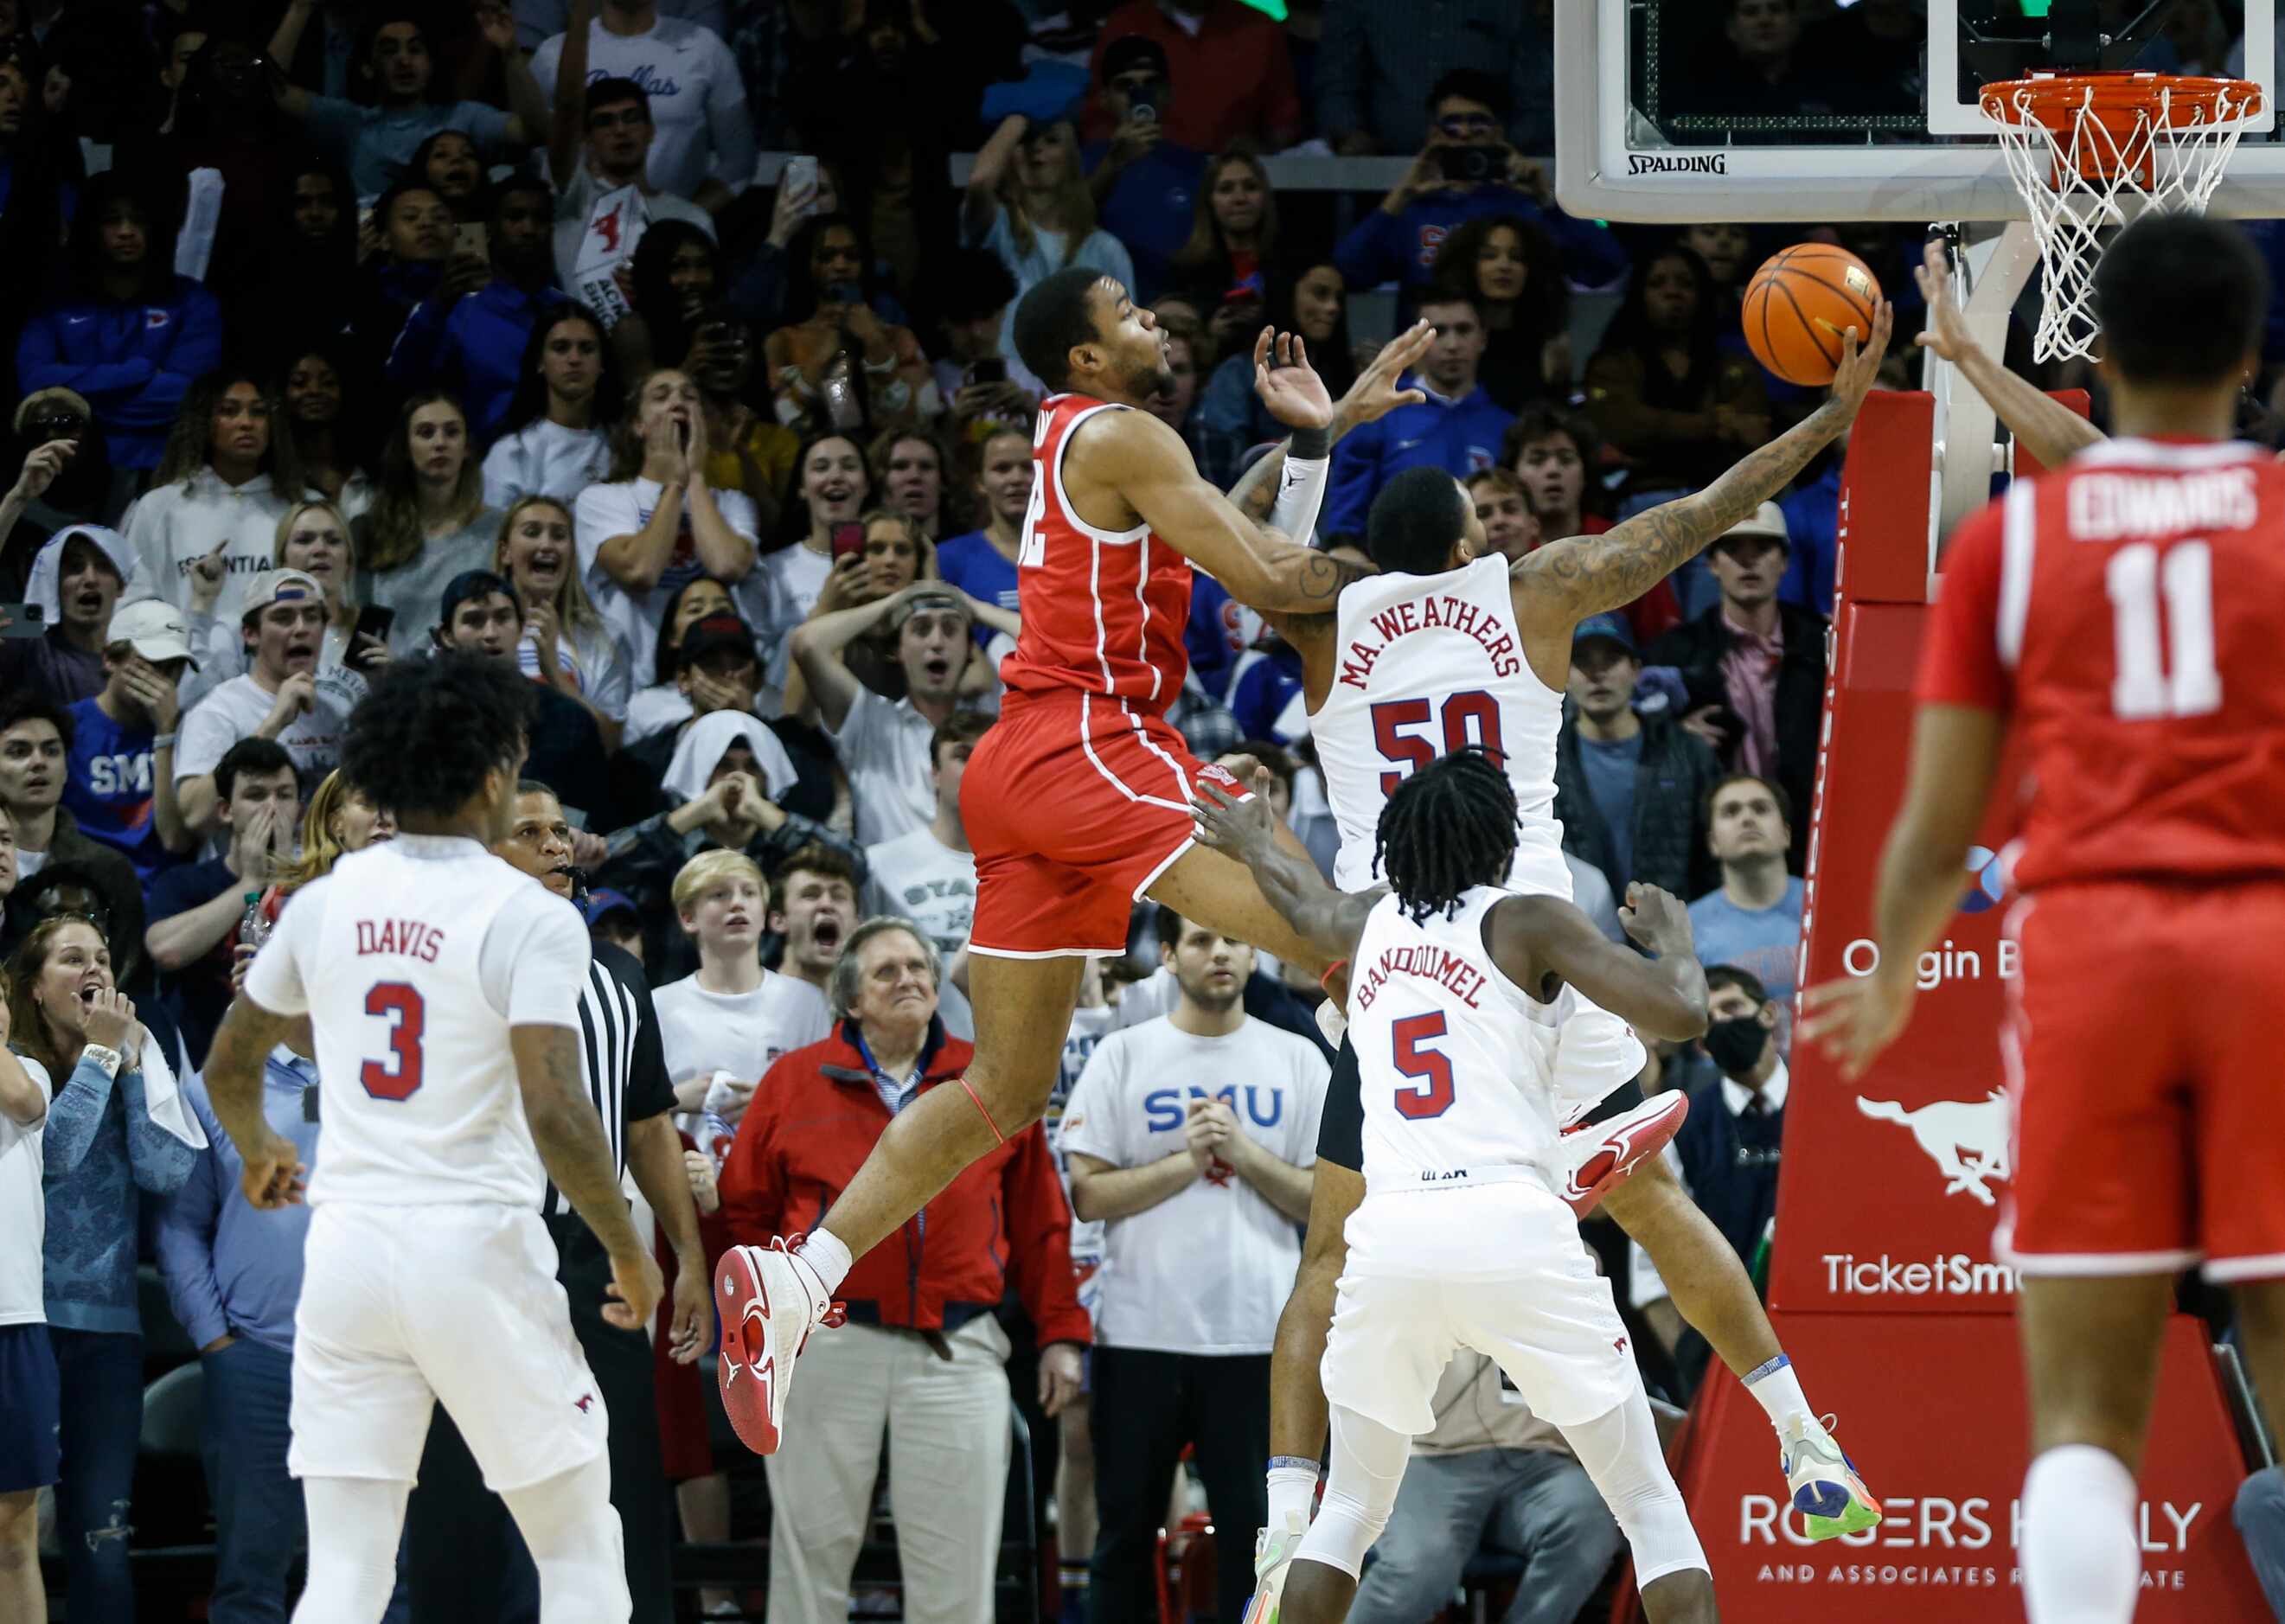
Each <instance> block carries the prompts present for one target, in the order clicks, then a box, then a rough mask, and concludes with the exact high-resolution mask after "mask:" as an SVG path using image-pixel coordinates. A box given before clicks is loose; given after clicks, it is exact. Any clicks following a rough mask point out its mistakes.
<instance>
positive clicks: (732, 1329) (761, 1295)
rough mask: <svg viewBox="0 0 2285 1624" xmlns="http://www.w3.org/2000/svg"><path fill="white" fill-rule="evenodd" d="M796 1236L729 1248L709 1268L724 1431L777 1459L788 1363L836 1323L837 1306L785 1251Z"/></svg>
mask: <svg viewBox="0 0 2285 1624" xmlns="http://www.w3.org/2000/svg"><path fill="white" fill-rule="evenodd" d="M801 1238H802V1237H801V1236H779V1237H778V1238H777V1239H776V1240H773V1241H772V1242H771V1243H769V1244H768V1245H767V1246H733V1247H732V1248H730V1250H729V1251H726V1252H724V1253H723V1254H722V1260H721V1262H719V1263H718V1264H717V1265H715V1267H714V1312H715V1313H716V1314H718V1315H719V1316H720V1317H721V1322H722V1352H721V1355H720V1358H719V1359H718V1361H717V1363H716V1366H715V1376H714V1379H715V1382H716V1384H717V1385H718V1386H719V1387H720V1389H721V1392H722V1408H723V1409H724V1410H725V1411H726V1412H727V1414H728V1415H729V1417H730V1425H731V1428H732V1430H734V1432H736V1433H737V1434H738V1440H739V1441H740V1442H742V1443H743V1444H744V1445H745V1446H746V1447H748V1448H749V1449H751V1450H752V1451H753V1452H754V1453H755V1454H756V1455H774V1454H776V1453H777V1447H778V1440H779V1437H780V1433H779V1428H780V1426H781V1424H783V1422H784V1419H785V1407H786V1393H787V1392H788V1390H789V1389H790V1388H791V1387H792V1386H793V1362H794V1361H795V1360H797V1359H798V1358H799V1357H800V1356H801V1351H802V1349H803V1348H805V1347H806V1346H807V1345H809V1333H810V1332H811V1331H813V1330H815V1329H817V1327H819V1326H821V1325H824V1326H828V1327H829V1326H835V1325H838V1324H840V1323H841V1322H842V1314H841V1305H840V1304H839V1303H836V1302H835V1301H833V1300H832V1299H831V1298H830V1297H829V1296H828V1294H827V1292H826V1290H825V1283H824V1282H823V1281H822V1280H821V1279H820V1278H819V1277H818V1274H817V1271H816V1270H815V1269H814V1268H812V1267H810V1266H809V1264H807V1263H806V1262H805V1261H804V1260H803V1259H801V1258H799V1257H798V1256H797V1255H796V1254H795V1253H794V1251H792V1250H791V1248H792V1246H794V1245H798V1244H799V1243H800V1242H801Z"/></svg>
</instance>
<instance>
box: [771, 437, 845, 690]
mask: <svg viewBox="0 0 2285 1624" xmlns="http://www.w3.org/2000/svg"><path fill="white" fill-rule="evenodd" d="M793 467H794V482H795V494H796V495H797V498H799V500H800V502H801V505H802V507H803V509H804V511H805V513H806V514H808V516H809V528H808V529H807V530H805V531H803V532H802V536H801V539H800V540H798V541H797V542H795V543H794V544H793V545H791V546H789V547H780V548H779V549H778V550H777V551H776V552H774V553H771V554H770V555H769V556H768V557H767V558H766V559H764V560H763V561H762V573H763V574H764V575H765V576H766V577H768V578H769V584H770V594H769V605H768V608H766V609H765V610H764V612H763V615H762V617H761V618H760V619H758V620H757V621H756V622H755V623H754V627H755V630H756V631H758V632H760V633H761V639H762V648H763V651H764V653H765V654H766V655H767V657H768V671H767V672H766V675H767V676H768V678H769V679H770V681H771V683H772V684H773V686H777V687H779V688H781V689H782V688H783V687H784V686H785V682H786V666H787V661H788V655H787V651H786V647H785V643H786V639H787V638H788V637H789V636H790V635H791V634H792V632H793V629H794V628H795V627H796V626H798V625H799V624H801V623H802V622H804V621H805V620H807V619H808V618H809V616H810V612H811V611H812V610H813V609H814V608H817V600H818V599H819V598H820V597H821V595H822V594H823V593H824V592H825V583H826V581H827V580H828V578H829V577H831V576H832V574H833V537H834V532H835V531H836V530H837V529H839V527H841V526H843V525H851V524H857V523H859V522H861V520H862V518H863V515H864V514H865V512H866V510H867V508H868V507H869V506H871V504H872V499H873V475H872V470H871V469H870V468H869V467H868V466H867V464H866V461H865V450H864V447H862V446H860V445H859V444H858V443H857V442H856V440H855V439H854V438H852V436H850V435H844V434H822V435H816V436H815V437H814V438H812V439H810V440H807V441H805V442H804V443H803V444H802V447H801V449H800V450H799V451H797V452H795V453H794V463H793Z"/></svg>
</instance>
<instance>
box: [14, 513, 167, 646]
mask: <svg viewBox="0 0 2285 1624" xmlns="http://www.w3.org/2000/svg"><path fill="white" fill-rule="evenodd" d="M75 539H76V540H81V541H88V542H92V543H93V544H94V545H96V546H98V547H99V548H100V549H102V552H103V556H104V557H106V558H107V559H109V560H110V561H111V567H112V568H113V569H116V570H118V571H119V579H120V581H121V583H122V584H121V586H120V589H119V601H121V602H122V603H125V602H127V601H129V600H131V599H134V598H137V597H148V596H150V594H149V593H147V592H140V593H138V592H137V591H136V590H135V566H136V563H137V556H136V552H135V549H134V548H133V547H130V546H129V545H127V537H124V536H122V535H121V534H120V533H119V532H118V531H117V530H108V529H106V528H105V527H104V526H102V525H100V524H67V525H66V526H65V527H64V528H63V529H62V530H58V531H57V532H56V533H55V534H54V535H52V536H51V537H48V539H47V541H46V542H45V544H43V545H42V546H41V548H40V550H39V552H38V553H35V554H34V556H33V559H32V573H31V574H30V575H29V576H28V577H26V579H25V582H24V600H25V601H26V602H27V603H36V604H38V605H39V606H40V609H41V612H42V613H43V614H44V615H45V616H47V624H50V625H51V626H52V625H54V624H56V623H57V622H58V621H59V620H61V619H62V618H63V617H64V609H63V597H62V592H63V575H64V548H65V546H66V545H67V544H68V543H70V542H72V541H74V540H75Z"/></svg>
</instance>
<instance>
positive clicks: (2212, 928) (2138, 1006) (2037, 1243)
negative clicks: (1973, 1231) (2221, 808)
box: [1997, 882, 2285, 1281]
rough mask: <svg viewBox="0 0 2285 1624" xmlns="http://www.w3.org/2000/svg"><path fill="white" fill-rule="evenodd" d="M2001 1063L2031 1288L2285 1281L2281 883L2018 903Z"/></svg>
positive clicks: (2012, 1216)
mask: <svg viewBox="0 0 2285 1624" xmlns="http://www.w3.org/2000/svg"><path fill="white" fill-rule="evenodd" d="M2010 934H2011V935H2012V936H2013V937H2014V939H2015V941H2016V942H2017V944H2018V945H2019V950H2020V953H2021V958H2020V960H2019V961H2018V968H2019V969H2020V972H2021V977H2020V979H2019V980H2018V981H2017V982H2016V983H2015V984H2014V1008H2013V1010H2012V1013H2011V1017H2010V1020H2009V1022H2008V1024H2007V1028H2006V1032H2004V1033H2003V1035H2002V1047H2003V1049H2004V1050H2005V1052H2006V1058H2007V1062H2008V1072H2009V1087H2010V1093H2011V1094H2012V1095H2013V1097H2014V1105H2015V1143H2014V1184H2013V1188H2012V1190H2011V1192H2010V1196H2009V1200H2008V1202H2007V1204H2006V1206H2005V1207H2004V1208H2003V1211H2002V1214H2001V1219H2000V1224H1999V1231H1998V1236H1997V1251H1998V1255H1999V1256H2000V1257H2001V1258H2002V1259H2005V1260H2006V1261H2007V1262H2009V1263H2012V1264H2014V1266H2015V1267H2017V1268H2019V1269H2020V1270H2022V1272H2023V1273H2024V1274H2027V1275H2140V1274H2156V1273H2163V1272H2167V1271H2170V1270H2173V1269H2179V1268H2185V1267H2189V1266H2190V1265H2191V1264H2193V1263H2197V1262H2200V1261H2201V1260H2203V1263H2204V1266H2205V1273H2206V1275H2207V1276H2208V1278H2210V1279H2212V1280H2217V1281H2233V1280H2257V1279H2267V1278H2271V1277H2275V1276H2285V1109H2281V1107H2285V1087H2280V1084H2279V1081H2278V1061H2277V1032H2278V1029H2279V1023H2280V1022H2281V1020H2285V883H2278V882H2263V883H2247V884H2227V883H2198V884H2184V885H2179V886H2162V885H2149V884H2129V883H2116V884H2100V885H2073V886H2064V887H2056V888H2050V889H2048V890H2043V891H2041V892H2039V893H2038V895H2036V896H2035V897H2032V898H2028V899H2027V900H2025V901H2023V902H2022V903H2021V904H2019V905H2018V906H2017V910H2016V914H2015V916H2014V919H2013V920H2012V921H2011V922H2010Z"/></svg>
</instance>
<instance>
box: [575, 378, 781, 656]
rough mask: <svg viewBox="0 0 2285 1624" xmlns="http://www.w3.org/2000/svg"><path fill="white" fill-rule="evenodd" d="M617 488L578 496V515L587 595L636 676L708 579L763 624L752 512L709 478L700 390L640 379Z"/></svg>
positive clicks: (763, 588)
mask: <svg viewBox="0 0 2285 1624" xmlns="http://www.w3.org/2000/svg"><path fill="white" fill-rule="evenodd" d="M620 435H621V438H620V443H619V446H618V449H617V452H616V456H615V457H614V458H613V459H612V464H611V478H610V481H609V483H606V484H601V485H590V486H588V487H587V489H586V490H583V491H581V492H580V493H579V499H578V501H577V503H576V504H575V505H574V507H573V510H572V516H573V518H574V520H575V521H576V528H577V534H578V538H579V568H580V569H581V571H582V572H583V573H584V574H585V577H586V582H587V595H588V597H589V598H591V599H592V600H593V601H594V605H595V608H596V609H597V611H598V612H599V613H601V616H603V619H604V621H605V622H606V623H607V624H609V626H610V628H611V633H612V635H613V636H614V637H616V639H618V643H619V652H620V653H621V654H622V655H624V656H625V657H626V662H627V669H628V670H630V671H648V670H650V669H651V668H652V665H653V663H655V661H656V658H657V655H658V629H659V626H660V625H661V624H662V623H663V622H664V620H665V618H666V615H667V610H668V608H669V607H670V606H671V604H672V603H673V601H674V598H675V594H676V593H677V592H679V591H680V590H681V589H682V587H683V586H684V585H685V584H687V583H688V582H690V581H692V580H694V579H695V578H697V577H700V576H708V577H712V578H713V579H715V580H717V581H719V582H721V583H722V584H723V585H724V586H725V587H726V588H728V589H729V592H730V598H731V601H732V603H733V604H734V605H735V606H736V607H737V608H738V610H739V612H740V613H741V614H742V615H743V616H745V617H746V619H747V620H748V621H749V622H751V623H755V624H758V623H759V621H760V618H761V612H762V611H763V610H764V609H765V608H766V605H767V601H768V591H769V589H768V585H767V583H766V580H765V579H764V577H763V576H762V575H761V573H760V572H759V571H758V570H757V569H755V568H754V546H755V539H756V537H757V534H758V521H757V519H756V516H755V514H754V505H753V503H751V502H750V501H749V500H747V498H745V496H744V495H743V494H742V493H741V492H739V491H735V490H721V491H718V490H714V489H713V488H712V487H711V485H709V484H708V482H707V480H706V414H705V412H703V410H701V408H700V404H699V399H698V388H697V386H696V385H695V384H694V383H692V382H691V381H690V379H689V378H688V376H687V375H686V374H685V373H679V372H677V371H675V370H674V369H672V368H671V367H662V368H660V369H659V370H658V371H656V372H654V373H651V374H650V376H649V377H648V378H646V379H644V380H643V381H642V384H641V386H640V388H639V389H638V390H637V391H636V396H635V404H634V408H633V414H632V418H631V420H630V421H629V423H628V424H627V425H626V426H624V427H623V428H621V430H620Z"/></svg>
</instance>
